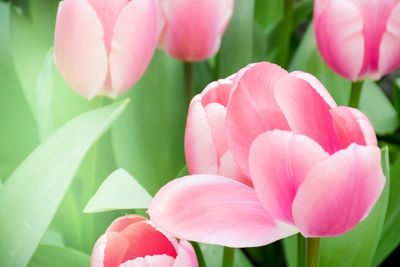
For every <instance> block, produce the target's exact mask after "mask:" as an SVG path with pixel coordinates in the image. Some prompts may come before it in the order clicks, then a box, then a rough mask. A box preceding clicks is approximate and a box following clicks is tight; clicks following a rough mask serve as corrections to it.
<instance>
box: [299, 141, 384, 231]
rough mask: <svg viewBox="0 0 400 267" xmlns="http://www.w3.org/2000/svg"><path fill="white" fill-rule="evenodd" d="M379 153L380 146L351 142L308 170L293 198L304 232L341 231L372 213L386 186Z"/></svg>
mask: <svg viewBox="0 0 400 267" xmlns="http://www.w3.org/2000/svg"><path fill="white" fill-rule="evenodd" d="M380 155H381V154H380V150H379V148H378V147H371V146H369V147H365V146H359V145H356V144H352V145H350V146H349V147H348V148H347V149H345V150H340V151H339V152H337V153H335V154H334V155H332V156H330V157H329V158H328V159H326V160H324V161H322V162H320V163H319V164H317V165H316V166H314V167H313V168H312V169H311V170H310V171H309V173H308V174H307V176H306V179H305V180H304V182H303V183H302V184H301V185H300V187H299V189H298V191H297V195H296V197H295V199H294V202H293V217H294V220H295V222H296V226H297V227H298V228H299V229H300V231H301V233H302V235H304V236H305V237H323V236H336V235H341V234H344V233H346V232H347V231H349V230H351V229H352V228H353V227H354V226H355V225H356V224H357V223H358V222H359V221H361V220H362V219H364V218H365V217H366V216H367V215H368V214H369V212H370V211H371V209H372V207H373V206H374V205H375V203H376V201H377V200H378V198H379V196H380V194H381V192H382V190H383V188H384V186H385V176H384V175H383V172H382V168H381V164H380Z"/></svg>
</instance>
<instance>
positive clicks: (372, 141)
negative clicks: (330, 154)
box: [331, 107, 377, 149]
mask: <svg viewBox="0 0 400 267" xmlns="http://www.w3.org/2000/svg"><path fill="white" fill-rule="evenodd" d="M331 114H332V117H333V120H334V128H335V131H336V134H337V136H338V138H339V142H340V148H342V149H343V148H346V147H347V146H349V145H350V144H351V143H356V144H359V145H371V146H376V145H377V140H376V135H375V130H374V128H373V127H372V125H371V122H370V121H369V119H368V118H367V116H365V115H364V114H363V113H362V112H361V111H359V110H357V109H353V108H348V107H338V108H336V109H332V110H331Z"/></svg>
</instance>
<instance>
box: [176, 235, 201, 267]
mask: <svg viewBox="0 0 400 267" xmlns="http://www.w3.org/2000/svg"><path fill="white" fill-rule="evenodd" d="M197 266H198V264H197V257H196V253H195V252H194V249H193V247H192V245H191V244H190V243H189V242H187V241H186V240H181V242H180V243H179V249H178V256H177V257H176V260H175V263H174V267H197Z"/></svg>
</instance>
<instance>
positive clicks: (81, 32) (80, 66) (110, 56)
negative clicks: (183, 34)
mask: <svg viewBox="0 0 400 267" xmlns="http://www.w3.org/2000/svg"><path fill="white" fill-rule="evenodd" d="M157 37H158V3H157V0H132V1H130V0H107V1H103V0H64V1H62V2H60V5H59V8H58V14H57V21H56V30H55V38H54V56H55V63H56V66H57V68H58V70H59V71H60V73H61V76H62V77H63V78H64V80H65V82H66V83H67V84H68V85H69V86H70V87H71V88H72V89H74V90H75V91H76V92H78V93H79V94H80V95H82V96H84V97H87V98H93V97H94V96H96V95H99V94H104V95H108V96H110V97H116V96H118V95H119V94H121V93H122V92H124V91H125V90H127V89H128V88H130V87H131V86H132V85H133V84H135V83H136V82H137V81H138V80H139V78H140V77H141V76H142V75H143V73H144V72H145V70H146V68H147V66H148V64H149V62H150V60H151V57H152V55H153V53H154V50H155V47H156V44H157Z"/></svg>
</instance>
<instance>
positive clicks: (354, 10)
mask: <svg viewBox="0 0 400 267" xmlns="http://www.w3.org/2000/svg"><path fill="white" fill-rule="evenodd" d="M399 16H400V1H399V0H370V1H356V0H315V1H314V23H315V35H316V38H317V43H318V47H319V50H320V52H321V54H322V57H323V58H324V60H325V61H326V63H327V64H328V65H329V66H330V67H331V68H332V69H333V70H334V71H336V72H337V73H339V74H340V75H342V76H343V77H345V78H347V79H349V80H352V81H357V80H362V79H371V80H378V79H380V78H381V77H382V76H383V75H385V74H387V73H389V72H391V71H392V70H394V69H395V68H396V67H398V66H399V65H400V22H399V20H398V18H399Z"/></svg>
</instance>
